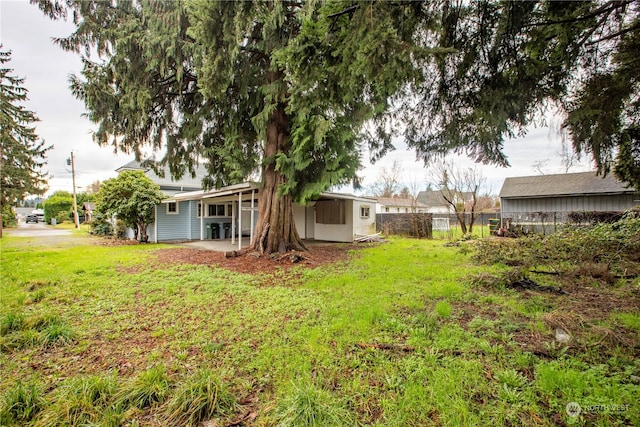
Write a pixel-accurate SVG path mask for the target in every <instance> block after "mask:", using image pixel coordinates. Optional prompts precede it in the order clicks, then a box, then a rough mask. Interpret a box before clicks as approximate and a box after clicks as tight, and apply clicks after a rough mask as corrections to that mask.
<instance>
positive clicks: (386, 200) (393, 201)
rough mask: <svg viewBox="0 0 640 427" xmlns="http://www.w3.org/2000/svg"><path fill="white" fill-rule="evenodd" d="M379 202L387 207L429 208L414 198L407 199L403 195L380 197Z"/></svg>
mask: <svg viewBox="0 0 640 427" xmlns="http://www.w3.org/2000/svg"><path fill="white" fill-rule="evenodd" d="M377 200H378V203H379V204H380V205H383V206H387V207H396V208H408V207H411V208H427V206H426V205H424V204H423V203H420V202H418V201H415V200H413V199H405V198H402V197H378V198H377Z"/></svg>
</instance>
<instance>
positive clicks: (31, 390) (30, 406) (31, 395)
mask: <svg viewBox="0 0 640 427" xmlns="http://www.w3.org/2000/svg"><path fill="white" fill-rule="evenodd" d="M45 405H46V399H45V397H44V388H43V387H42V385H41V384H39V383H34V382H32V383H28V384H25V383H22V382H18V384H16V385H15V386H13V387H10V388H7V389H6V390H5V391H4V393H3V394H2V398H0V425H9V426H10V425H24V424H26V423H28V422H30V421H31V420H32V419H34V417H35V416H36V415H37V414H38V413H39V412H40V411H41V410H42V409H43V408H44V407H45Z"/></svg>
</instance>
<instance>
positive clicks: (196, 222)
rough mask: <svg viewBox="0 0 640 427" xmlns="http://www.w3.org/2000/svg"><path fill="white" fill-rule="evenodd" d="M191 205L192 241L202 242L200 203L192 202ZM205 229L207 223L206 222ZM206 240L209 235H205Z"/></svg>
mask: <svg viewBox="0 0 640 427" xmlns="http://www.w3.org/2000/svg"><path fill="white" fill-rule="evenodd" d="M189 203H190V204H191V240H200V218H198V201H197V200H192V201H190V202H189ZM204 224H205V227H206V224H207V222H206V221H205V223H204ZM204 237H205V239H206V237H207V235H206V233H205V234H204Z"/></svg>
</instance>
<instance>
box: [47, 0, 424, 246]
mask: <svg viewBox="0 0 640 427" xmlns="http://www.w3.org/2000/svg"><path fill="white" fill-rule="evenodd" d="M65 4H67V5H69V7H70V8H71V9H72V10H73V13H74V20H75V23H76V24H77V30H76V31H75V32H74V34H72V35H71V36H69V37H68V38H65V39H60V40H58V42H59V44H60V46H62V47H63V48H65V49H69V50H76V51H78V52H83V51H84V50H85V49H86V50H87V52H85V54H84V55H83V61H84V69H83V71H82V77H79V76H78V77H74V78H73V80H72V90H73V92H74V94H75V95H76V96H77V97H79V98H80V99H82V100H84V102H85V104H86V106H87V108H88V110H89V117H90V118H91V119H92V120H94V121H95V122H97V123H98V124H99V127H98V130H97V132H96V135H95V137H96V140H97V141H98V142H99V143H101V144H113V145H114V146H115V147H116V148H117V149H120V150H124V151H127V152H129V151H133V152H135V153H136V155H138V156H139V154H140V150H141V149H142V147H143V146H144V144H151V145H152V146H153V147H154V148H156V149H163V150H165V152H166V155H165V157H164V158H163V159H162V163H166V164H168V165H169V167H170V171H171V173H172V174H173V175H174V176H179V175H181V174H182V173H184V172H187V173H188V172H189V171H191V170H193V166H194V165H195V164H196V163H197V162H200V161H205V164H206V165H207V167H208V170H209V174H210V175H209V177H208V178H207V179H206V180H205V181H204V184H205V186H213V187H218V186H221V185H225V184H231V183H236V182H239V181H242V180H245V179H246V178H247V177H248V176H250V175H251V174H253V173H255V172H260V173H261V179H260V181H261V185H262V187H261V191H260V195H259V203H258V208H259V217H258V224H257V228H256V233H255V236H256V239H255V240H254V242H253V244H252V246H253V249H255V250H258V251H260V252H267V253H269V252H274V251H280V252H282V251H285V250H288V249H303V244H302V242H301V240H300V238H299V236H298V233H297V231H296V229H295V222H294V220H293V210H292V202H293V201H297V202H301V203H304V202H306V201H308V200H309V199H312V198H313V197H314V196H317V195H318V194H320V193H321V192H322V191H324V190H326V189H327V188H329V187H330V186H332V185H338V184H344V183H347V182H352V181H357V175H356V171H357V169H358V167H359V165H360V151H359V150H360V148H361V146H362V145H363V143H364V142H365V141H366V142H367V143H368V146H369V149H370V150H371V153H372V156H373V157H378V156H380V155H382V154H384V153H385V152H386V151H387V150H388V149H389V148H391V139H390V138H391V132H392V130H393V129H392V127H393V123H392V122H391V119H392V116H391V115H389V114H388V113H389V111H390V106H391V105H392V102H393V99H394V97H398V95H399V94H400V93H401V89H402V88H403V87H404V86H405V82H407V81H408V80H411V79H412V78H413V77H414V76H415V74H414V71H415V64H417V63H419V62H420V61H421V60H422V59H423V58H422V57H423V56H424V55H427V54H429V50H428V49H417V48H416V46H417V45H419V43H416V42H415V40H416V38H415V35H416V34H418V33H419V32H420V31H418V28H419V27H420V26H422V25H425V24H426V23H427V22H428V21H427V20H425V19H421V13H422V11H423V6H422V4H420V3H403V2H399V3H391V2H378V3H371V2H362V3H359V2H354V3H349V4H347V3H344V2H327V3H324V2H298V1H261V2H248V1H238V2H220V1H205V0H202V1H200V0H194V1H190V2H182V1H162V2H157V1H147V0H141V1H117V2H116V1H111V2H106V1H85V0H82V1H70V2H64V3H62V2H61V3H58V2H49V1H41V2H40V7H41V8H42V9H43V10H45V11H46V12H47V13H49V14H51V15H52V16H54V17H55V16H61V15H62V14H64V13H65V11H66V9H65V8H64V7H63V5H65ZM92 49H95V51H97V53H98V54H99V55H100V58H101V60H99V61H92V60H91V58H90V57H89V56H88V51H91V50H92ZM365 125H366V127H365Z"/></svg>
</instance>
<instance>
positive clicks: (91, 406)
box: [35, 375, 123, 427]
mask: <svg viewBox="0 0 640 427" xmlns="http://www.w3.org/2000/svg"><path fill="white" fill-rule="evenodd" d="M117 389H118V382H117V377H116V376H115V375H106V376H98V375H92V376H86V377H76V378H71V379H68V380H65V381H64V382H63V383H62V384H61V385H60V386H59V387H58V388H56V390H55V391H54V392H53V395H52V403H51V404H50V405H49V406H48V407H46V408H45V409H44V410H43V411H42V412H41V414H40V416H39V417H38V420H37V422H36V423H35V426H37V427H58V426H70V425H71V426H79V425H101V426H114V427H115V426H118V425H120V423H121V421H122V418H123V414H122V412H121V409H120V408H118V407H117V405H115V404H114V402H115V396H116V392H117Z"/></svg>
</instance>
